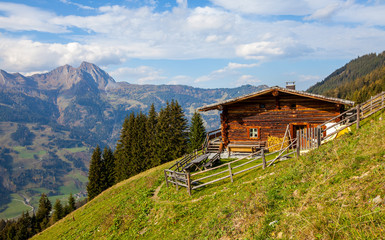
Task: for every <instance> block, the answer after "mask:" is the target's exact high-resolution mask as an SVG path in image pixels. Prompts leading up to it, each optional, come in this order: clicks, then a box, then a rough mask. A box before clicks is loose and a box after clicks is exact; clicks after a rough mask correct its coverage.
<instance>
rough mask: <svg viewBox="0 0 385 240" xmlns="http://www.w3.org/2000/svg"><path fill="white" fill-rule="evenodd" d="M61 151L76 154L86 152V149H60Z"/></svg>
mask: <svg viewBox="0 0 385 240" xmlns="http://www.w3.org/2000/svg"><path fill="white" fill-rule="evenodd" d="M62 150H65V151H67V152H70V153H78V152H84V151H87V147H75V148H62Z"/></svg>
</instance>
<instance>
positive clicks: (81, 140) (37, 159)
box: [0, 62, 266, 218]
mask: <svg viewBox="0 0 385 240" xmlns="http://www.w3.org/2000/svg"><path fill="white" fill-rule="evenodd" d="M265 87H266V86H259V87H255V86H251V85H245V86H241V87H238V88H232V89H200V88H193V87H189V86H180V85H160V86H157V85H136V84H129V83H125V82H115V80H114V79H113V78H112V77H111V76H109V74H108V73H106V72H105V71H103V70H102V69H100V68H99V67H98V66H96V65H94V64H91V63H87V62H83V63H82V64H81V65H80V66H79V67H77V68H75V67H72V66H69V65H65V66H61V67H58V68H56V69H54V70H52V71H50V72H47V73H43V74H35V75H32V76H23V75H21V74H19V73H7V72H6V71H3V70H0V133H1V135H0V159H1V160H0V173H1V174H0V186H1V187H0V218H8V217H13V216H14V215H12V214H11V212H15V211H13V210H15V209H18V211H19V213H21V211H23V210H29V209H30V207H27V206H24V205H23V203H22V202H20V200H24V202H29V203H30V205H32V206H35V207H36V206H37V205H38V199H39V195H40V194H41V193H42V192H45V193H47V194H49V196H51V197H52V198H58V197H63V198H65V199H67V198H68V194H69V193H73V194H76V193H81V192H84V191H85V184H86V182H87V173H88V165H89V160H90V156H91V151H92V149H93V148H94V147H95V146H96V145H97V144H99V145H100V146H101V147H103V146H105V145H109V146H111V147H115V144H116V141H117V139H118V137H119V134H120V129H121V127H122V123H123V120H124V118H125V117H126V116H127V115H129V114H130V112H132V111H133V112H139V111H143V112H147V111H148V110H149V108H150V106H151V104H152V103H154V104H155V107H156V110H157V111H159V110H160V109H161V108H162V107H163V106H165V105H166V102H167V101H171V100H172V99H174V100H177V101H178V102H179V103H180V104H181V106H182V108H183V109H184V111H185V113H186V115H187V117H191V116H192V114H193V113H194V111H195V109H196V108H197V107H200V106H202V105H204V104H210V103H213V102H217V101H222V100H226V99H229V98H233V97H237V96H240V95H244V94H248V93H251V92H255V91H258V90H261V89H263V88H265ZM204 119H205V122H206V123H207V128H208V129H213V128H217V127H219V116H218V114H217V113H215V112H211V113H209V114H207V115H205V116H204ZM83 195H84V194H83V193H81V194H79V195H78V196H83ZM27 200H28V201H27Z"/></svg>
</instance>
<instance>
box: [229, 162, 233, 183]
mask: <svg viewBox="0 0 385 240" xmlns="http://www.w3.org/2000/svg"><path fill="white" fill-rule="evenodd" d="M228 166H229V173H230V178H231V182H234V180H233V173H232V172H231V165H230V163H229V164H228Z"/></svg>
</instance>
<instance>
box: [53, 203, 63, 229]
mask: <svg viewBox="0 0 385 240" xmlns="http://www.w3.org/2000/svg"><path fill="white" fill-rule="evenodd" d="M53 210H54V212H53V213H52V217H51V219H52V224H53V223H55V222H57V221H59V220H60V219H62V218H63V217H64V215H65V213H64V209H63V205H62V204H61V202H60V200H59V199H56V202H55V204H54V206H53Z"/></svg>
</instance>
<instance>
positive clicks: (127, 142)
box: [115, 113, 135, 182]
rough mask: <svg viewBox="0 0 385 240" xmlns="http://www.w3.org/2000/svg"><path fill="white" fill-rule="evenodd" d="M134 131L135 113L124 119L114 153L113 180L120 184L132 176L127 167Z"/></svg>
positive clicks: (130, 169) (130, 170) (130, 155)
mask: <svg viewBox="0 0 385 240" xmlns="http://www.w3.org/2000/svg"><path fill="white" fill-rule="evenodd" d="M134 129H135V113H131V114H130V116H129V117H126V119H125V120H124V123H123V127H122V131H121V134H120V139H119V140H118V144H117V146H116V151H115V179H116V182H120V181H122V180H124V179H127V178H129V177H130V176H132V168H130V167H129V164H130V159H131V157H132V140H133V135H134Z"/></svg>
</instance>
